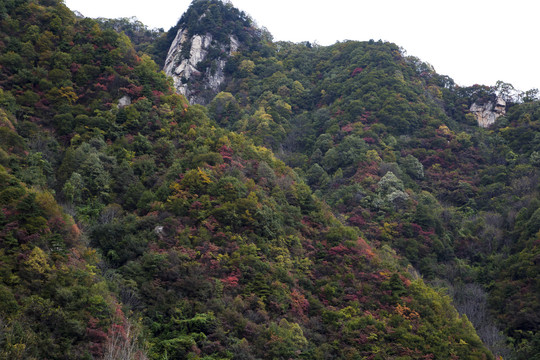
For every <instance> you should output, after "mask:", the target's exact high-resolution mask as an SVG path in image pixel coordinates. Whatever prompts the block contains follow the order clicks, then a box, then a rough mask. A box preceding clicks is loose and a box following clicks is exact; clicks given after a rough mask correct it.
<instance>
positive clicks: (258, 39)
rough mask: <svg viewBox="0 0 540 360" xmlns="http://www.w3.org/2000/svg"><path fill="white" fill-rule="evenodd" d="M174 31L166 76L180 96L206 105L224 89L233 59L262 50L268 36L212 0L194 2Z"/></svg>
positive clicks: (229, 6) (235, 11) (233, 10)
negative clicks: (172, 82) (239, 55)
mask: <svg viewBox="0 0 540 360" xmlns="http://www.w3.org/2000/svg"><path fill="white" fill-rule="evenodd" d="M176 29H177V30H176ZM175 30H176V31H177V32H176V36H175V37H174V40H173V41H172V43H171V44H170V48H169V51H168V53H167V57H166V59H165V67H164V70H165V73H166V74H167V75H169V76H171V77H172V78H173V80H174V87H175V88H176V91H177V92H178V93H179V94H182V95H184V96H186V97H187V99H188V100H189V101H190V102H191V103H197V104H203V105H205V104H207V103H208V102H210V100H212V99H213V98H214V96H215V95H216V94H217V93H218V92H219V90H221V86H222V85H223V83H224V82H225V66H226V64H227V62H228V60H229V59H230V58H231V56H232V55H233V54H234V53H236V52H238V51H255V50H257V51H258V50H260V49H261V47H262V39H263V37H264V35H265V34H264V33H263V32H262V31H261V30H259V29H258V28H256V27H255V26H254V24H253V22H252V21H251V19H250V18H249V17H248V16H247V15H246V14H245V13H244V12H241V11H239V10H238V9H236V8H234V7H233V6H232V4H230V3H221V2H219V1H218V2H216V1H211V0H200V1H195V2H193V4H192V5H191V6H190V7H189V9H188V10H187V11H186V13H185V14H184V15H183V16H182V17H181V18H180V20H179V22H178V24H177V25H176V26H175V28H174V29H171V30H170V32H171V33H174V31H175Z"/></svg>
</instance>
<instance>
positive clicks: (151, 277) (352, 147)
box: [0, 0, 540, 359]
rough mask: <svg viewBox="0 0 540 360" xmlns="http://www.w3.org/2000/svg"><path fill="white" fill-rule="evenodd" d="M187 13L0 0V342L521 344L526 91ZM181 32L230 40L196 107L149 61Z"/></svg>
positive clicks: (537, 214) (526, 232)
mask: <svg viewBox="0 0 540 360" xmlns="http://www.w3.org/2000/svg"><path fill="white" fill-rule="evenodd" d="M207 11H208V12H207ZM187 14H188V15H186V16H183V17H182V18H181V20H180V22H179V23H178V25H177V26H176V27H174V28H173V29H171V30H170V31H169V32H167V33H165V32H159V31H150V30H148V29H147V28H146V27H145V26H144V25H142V24H140V23H137V22H131V21H129V20H126V19H120V20H107V19H100V20H99V21H96V20H92V19H88V18H77V17H76V16H75V15H74V14H73V13H72V12H71V11H70V10H69V9H68V8H67V7H66V6H65V5H64V4H63V2H62V1H59V0H9V1H7V2H3V3H2V4H0V179H1V180H0V208H1V212H0V271H1V272H0V273H1V276H0V358H6V359H296V358H299V359H300V358H304V359H341V358H343V359H345V358H346V359H494V358H495V357H494V355H493V354H496V355H499V354H502V355H504V356H505V359H507V358H515V359H530V358H534V356H537V355H538V354H539V352H540V343H539V341H538V330H539V324H540V319H539V318H538V314H539V313H540V312H539V310H540V309H539V306H540V305H539V304H540V283H539V281H540V276H538V275H539V274H538V268H539V265H540V264H539V261H540V260H539V259H540V257H539V256H540V250H539V246H540V232H539V230H540V201H539V197H538V190H539V188H538V167H539V166H540V135H538V130H539V127H540V105H539V103H538V101H537V100H536V98H535V95H536V94H535V92H534V91H530V92H527V93H523V94H521V95H522V96H521V97H520V98H517V97H510V95H509V94H508V93H507V92H506V90H507V89H508V88H509V85H508V84H498V85H499V86H498V88H495V87H486V86H475V87H471V88H460V87H458V86H456V85H455V84H454V83H453V81H452V80H451V79H450V78H448V77H445V76H441V75H438V74H437V73H435V71H434V70H433V69H432V68H431V67H430V66H429V65H426V64H424V63H422V62H421V61H420V60H418V59H416V58H413V57H407V56H406V55H404V52H403V50H401V49H400V48H399V47H397V46H396V45H394V44H389V43H382V42H374V41H369V42H343V43H337V44H335V45H333V46H329V47H322V46H317V45H311V44H309V43H303V44H293V43H283V42H278V43H275V42H272V41H271V37H270V35H269V34H268V33H267V32H265V31H260V30H257V28H256V26H255V25H254V24H253V23H252V20H251V19H249V17H247V16H246V15H245V14H243V13H242V12H240V11H238V10H237V9H234V8H233V7H232V6H231V5H230V4H223V3H222V2H221V1H217V0H199V1H194V2H193V4H192V5H191V7H190V10H188V13H187ZM189 14H196V15H197V17H198V18H203V19H206V20H204V21H199V22H197V21H195V22H194V21H193V18H192V16H190V15H189ZM201 14H207V15H201ZM179 15H180V14H179ZM190 19H191V20H190ZM204 26H207V27H208V29H205V28H204ZM182 28H186V29H188V30H189V32H188V33H189V34H190V35H195V34H205V33H207V32H208V33H211V34H212V36H213V37H214V38H218V40H219V34H220V32H219V30H220V29H223V31H224V32H225V33H226V35H227V36H235V37H236V38H238V39H240V40H242V39H243V40H242V41H244V46H241V47H240V48H239V51H237V52H234V53H233V54H231V57H230V58H228V59H227V65H226V66H225V76H226V77H225V79H226V81H225V82H224V83H223V84H222V85H221V87H222V88H221V90H223V91H222V92H220V93H218V94H217V95H216V96H215V98H213V100H211V102H210V103H209V105H208V106H206V107H205V106H201V105H196V104H189V103H188V102H187V101H186V99H185V98H184V97H183V96H181V95H178V94H175V92H174V88H173V82H172V80H171V79H170V78H167V77H166V76H165V74H164V73H163V72H162V71H160V69H161V66H162V65H163V63H160V64H159V65H157V64H156V62H154V60H152V59H155V60H156V61H159V62H164V59H165V57H166V53H167V50H168V48H167V47H168V44H167V42H168V41H172V39H174V37H175V36H176V32H177V31H178V30H180V29H182ZM246 34H247V35H246ZM130 38H131V40H130ZM132 40H133V41H135V45H134V43H132ZM164 44H167V46H165V45H164ZM215 49H218V47H215ZM186 53H187V51H186ZM211 55H212V54H210V58H209V60H208V62H207V67H208V68H209V69H211V67H212V63H211V61H212V56H211ZM215 56H222V54H219V53H218V52H217V51H216V54H215ZM202 65H204V64H202ZM186 80H187V79H186ZM497 95H499V96H506V97H507V103H508V107H507V114H506V115H505V116H503V117H501V118H500V119H499V120H498V121H497V123H496V124H495V125H493V126H492V127H491V128H489V129H481V128H479V127H478V126H477V125H476V120H475V119H474V116H473V115H472V114H471V113H470V111H469V108H470V106H471V105H472V104H473V103H474V102H477V101H484V102H485V101H488V100H489V99H492V98H493V97H494V96H495V97H496V96H497ZM456 308H457V310H456ZM460 314H466V315H460ZM469 319H470V320H471V321H472V322H473V323H474V325H475V326H476V330H475V328H474V327H473V326H472V325H471V322H469ZM477 331H478V334H479V335H480V336H481V338H482V339H480V337H479V336H478V335H477ZM486 345H487V346H486ZM488 347H489V350H488Z"/></svg>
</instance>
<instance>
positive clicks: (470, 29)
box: [65, 0, 540, 90]
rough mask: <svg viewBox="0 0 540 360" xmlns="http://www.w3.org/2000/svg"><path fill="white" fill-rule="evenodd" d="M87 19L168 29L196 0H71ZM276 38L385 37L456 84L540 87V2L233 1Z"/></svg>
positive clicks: (327, 42) (329, 40)
mask: <svg viewBox="0 0 540 360" xmlns="http://www.w3.org/2000/svg"><path fill="white" fill-rule="evenodd" d="M65 3H66V5H67V6H68V7H69V8H70V9H72V10H78V11H80V12H81V13H82V14H83V15H85V16H88V17H108V18H117V17H131V16H136V17H137V18H138V19H139V20H140V21H142V22H143V23H144V24H146V25H148V26H149V27H156V28H164V29H165V30H168V29H169V28H170V27H172V26H174V25H175V24H176V22H177V21H178V19H179V18H180V16H182V14H183V13H184V12H185V11H186V9H187V8H188V6H189V4H190V3H191V0H152V1H148V0H144V1H141V0H65ZM232 3H233V4H234V5H235V6H236V7H237V8H239V9H240V10H243V11H245V12H246V13H247V14H249V15H250V16H251V17H252V18H253V19H254V20H255V21H256V22H257V24H258V25H259V26H264V27H266V28H267V29H268V30H269V31H270V32H271V33H272V35H273V36H274V40H286V41H294V42H299V41H306V40H307V41H311V42H317V43H318V44H320V45H330V44H333V43H335V42H336V41H343V40H362V41H364V40H369V39H374V40H379V39H381V40H385V41H391V42H394V43H396V44H397V45H398V46H401V47H403V48H404V49H405V50H406V51H407V54H408V55H413V56H416V57H418V58H420V59H421V60H423V61H425V62H428V63H430V64H431V65H433V67H434V68H435V70H436V71H437V72H438V73H440V74H443V75H448V76H450V77H451V78H453V79H454V81H456V83H457V84H459V85H462V86H468V85H473V84H484V85H495V83H496V82H497V80H502V81H505V82H508V83H511V84H513V85H514V87H515V88H517V89H519V90H529V89H531V88H540V68H539V66H540V46H539V45H540V44H539V40H540V26H539V24H540V21H539V20H538V18H539V14H540V1H538V0H511V1H509V0H506V1H503V0H439V1H437V0H370V1H366V0H332V1H322V0H268V1H266V0H232Z"/></svg>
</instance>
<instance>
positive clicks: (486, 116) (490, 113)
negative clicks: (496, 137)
mask: <svg viewBox="0 0 540 360" xmlns="http://www.w3.org/2000/svg"><path fill="white" fill-rule="evenodd" d="M470 111H471V112H472V113H473V114H474V115H475V116H476V121H478V126H480V127H483V128H487V127H490V126H491V125H492V124H494V123H495V121H496V120H497V118H499V116H502V115H504V114H506V101H504V99H503V98H501V97H498V98H497V100H495V101H494V102H493V101H488V102H486V103H484V104H478V103H474V104H472V106H471V108H470Z"/></svg>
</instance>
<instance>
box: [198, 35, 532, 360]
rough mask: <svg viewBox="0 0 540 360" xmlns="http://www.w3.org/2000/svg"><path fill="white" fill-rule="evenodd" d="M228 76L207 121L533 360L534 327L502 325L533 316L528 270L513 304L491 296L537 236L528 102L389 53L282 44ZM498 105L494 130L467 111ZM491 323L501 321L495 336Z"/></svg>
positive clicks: (242, 59) (492, 339) (380, 48)
mask: <svg viewBox="0 0 540 360" xmlns="http://www.w3.org/2000/svg"><path fill="white" fill-rule="evenodd" d="M228 70H229V72H230V73H229V74H230V76H231V78H232V79H233V80H232V81H230V82H229V83H228V84H227V87H226V88H225V89H224V92H222V93H220V94H218V95H217V96H216V97H215V98H214V99H213V100H212V101H211V102H210V104H209V106H208V108H209V111H210V114H211V116H213V117H214V118H215V119H216V120H217V121H218V122H219V123H220V124H221V125H222V126H225V127H227V128H230V129H233V130H236V131H239V132H242V133H244V134H246V135H247V136H249V137H250V138H252V139H253V140H254V141H255V143H257V144H259V145H265V146H268V147H269V148H272V149H274V151H276V153H277V154H278V156H279V157H280V158H281V159H283V160H284V161H285V162H286V163H287V164H289V165H290V166H292V167H295V169H296V170H297V172H298V173H300V174H301V175H302V176H303V177H304V178H305V179H306V180H307V182H308V184H309V185H310V186H311V187H313V188H314V189H316V194H317V195H318V196H319V197H321V198H322V199H324V200H325V201H326V202H327V203H328V204H329V205H330V206H331V207H332V208H333V209H334V211H335V212H336V213H339V214H340V215H341V216H342V217H343V219H345V220H346V221H347V223H348V224H349V225H354V226H358V227H359V229H360V230H361V231H362V232H363V233H364V235H365V237H366V238H367V239H369V240H370V241H371V242H372V243H373V244H380V245H384V244H386V245H389V246H391V247H392V248H394V249H396V250H397V251H398V253H399V254H400V255H401V256H403V258H404V259H403V260H404V262H406V261H409V262H410V263H412V265H413V266H414V267H415V268H416V269H417V270H419V271H420V273H421V274H422V275H423V276H424V277H425V278H427V279H430V280H432V281H434V282H435V283H441V281H442V282H443V283H445V284H446V285H445V286H447V287H448V288H449V290H450V292H451V293H452V294H453V295H455V296H454V299H455V303H456V305H457V306H458V308H459V309H460V311H463V312H465V313H467V315H468V316H469V318H470V319H473V321H474V322H475V325H476V326H477V329H478V330H479V332H480V334H481V335H482V336H483V338H484V340H485V341H486V342H487V343H489V345H490V346H491V347H492V348H493V349H495V350H496V351H497V352H500V353H501V354H504V355H507V354H509V352H508V350H507V349H506V347H507V346H508V347H510V348H512V349H514V350H513V351H514V355H515V356H518V357H519V358H521V357H523V358H527V357H529V356H534V355H536V354H537V353H538V351H539V349H538V347H537V345H531V344H533V343H534V339H536V338H537V331H538V326H539V325H540V322H538V321H537V319H536V317H535V316H533V315H531V316H528V319H529V320H530V321H523V322H521V320H520V321H511V322H509V318H510V317H512V316H515V315H516V309H517V308H526V309H530V310H531V311H533V312H534V310H532V309H535V308H536V306H537V305H538V304H539V303H540V301H539V300H540V292H539V291H538V288H537V287H536V286H535V285H534V284H533V283H534V280H532V279H534V274H535V272H536V271H537V268H538V266H537V264H536V263H534V266H532V267H531V268H530V269H529V274H530V275H531V276H529V275H526V276H524V277H523V283H521V284H520V285H519V288H520V289H521V291H522V293H521V295H519V294H518V293H516V292H514V291H511V293H512V294H513V295H512V296H513V299H514V300H513V302H514V305H512V306H511V307H507V306H506V305H503V304H502V299H501V294H502V293H501V291H502V290H501V287H500V284H501V283H502V284H507V285H508V284H509V283H511V282H512V281H513V280H511V279H512V278H513V277H515V276H516V275H515V274H517V273H516V272H514V273H513V274H514V275H510V272H508V271H507V269H506V268H505V267H502V266H501V265H502V264H503V263H502V262H501V259H505V262H504V264H505V266H510V264H512V263H513V261H516V264H515V266H517V267H518V268H520V267H521V266H523V265H524V259H525V258H528V255H525V254H529V253H530V252H531V251H532V253H533V254H534V253H535V250H534V248H533V247H531V246H533V245H532V243H533V242H534V240H529V241H531V242H530V243H529V244H528V245H526V244H525V242H524V241H523V240H519V239H520V235H519V234H523V233H526V234H528V235H523V236H526V237H528V239H535V236H537V235H536V233H537V231H538V229H537V228H536V227H535V225H532V224H533V223H535V222H534V221H535V220H534V218H535V217H534V216H533V213H534V211H535V209H536V208H537V207H536V201H535V199H537V198H538V187H537V186H536V184H537V179H538V175H539V169H538V165H539V164H538V162H537V160H536V157H537V153H536V152H537V151H538V144H539V143H538V141H539V139H540V137H539V135H538V129H537V126H538V122H537V120H536V118H537V116H536V110H535V109H536V108H535V106H537V104H538V101H537V98H536V97H535V96H534V95H535V92H534V91H529V92H526V93H522V94H519V97H513V96H510V93H511V92H509V89H510V90H511V89H512V87H511V85H509V84H505V83H498V84H497V85H496V86H494V87H488V86H479V85H476V86H472V87H469V88H461V87H459V86H456V85H455V84H454V82H453V81H452V79H450V78H448V77H446V76H441V75H439V74H437V73H436V72H435V71H434V70H433V68H432V67H430V66H429V65H428V64H425V63H422V62H421V61H420V60H419V59H417V58H414V57H410V56H405V55H404V54H403V52H402V51H401V50H400V49H399V47H397V46H396V45H394V44H391V43H383V42H374V41H369V42H354V41H347V42H343V43H337V44H335V45H332V46H329V47H320V46H312V45H311V44H309V43H302V44H292V43H285V42H280V43H275V44H273V46H272V47H271V48H270V50H269V52H268V53H267V54H265V55H262V54H260V53H258V52H251V53H250V52H241V53H239V54H237V55H236V56H234V57H233V58H232V59H231V60H230V61H229V67H228ZM530 95H533V96H530ZM519 98H521V99H523V101H525V103H523V104H518V102H520V101H521V100H519ZM497 99H500V100H499V102H500V103H501V106H500V109H499V110H498V113H497V114H492V115H493V116H492V117H493V118H494V119H495V118H497V121H496V123H495V124H492V125H491V127H490V128H488V129H487V130H484V129H481V128H479V127H478V123H477V120H478V119H477V118H476V117H475V115H474V113H473V112H472V111H471V109H473V110H474V109H475V108H476V107H475V106H474V104H476V105H477V106H479V105H478V104H489V103H492V104H495V102H496V100H497ZM503 102H504V103H505V104H506V105H505V109H503V108H502V107H503V106H502V104H503ZM493 106H494V105H491V107H493ZM506 110H508V114H507V115H506V116H500V115H501V114H503V113H504V111H506ZM490 114H491V113H490ZM516 114H519V115H516ZM490 116H491V115H490ZM518 118H519V119H521V120H519V121H518V120H517V119H518ZM508 125H510V126H508ZM535 151H536V152H535ZM533 153H534V155H533ZM523 206H525V207H526V208H527V211H525V210H523V211H520V209H521V208H522V207H523ZM518 212H519V213H520V214H519V215H518ZM521 216H523V218H521ZM529 221H530V223H531V225H530V226H531V228H530V230H528V231H525V230H524V228H523V226H524V224H525V223H527V222H529ZM518 224H519V226H518ZM516 226H517V227H516ZM517 254H521V255H519V256H518V255H517ZM533 257H534V256H533ZM518 258H520V260H518ZM502 274H506V275H502ZM504 276H508V278H507V279H506V280H505V281H503V280H502V278H503V277H504ZM526 279H528V280H526ZM529 281H532V283H531V282H529ZM525 284H528V285H525ZM505 291H508V292H510V287H509V286H508V287H506V290H505ZM518 304H519V305H518ZM525 304H527V305H525ZM511 309H513V310H511ZM524 313H527V314H530V312H529V310H527V311H525V312H524ZM492 316H494V317H497V318H501V319H505V320H504V321H502V322H500V323H498V325H497V324H496V322H495V321H494V318H493V317H492ZM511 324H512V325H511ZM497 326H500V327H501V329H504V330H505V334H506V335H507V336H508V337H507V338H506V339H504V338H503V337H501V336H499V335H498V334H499V330H498V329H497ZM520 344H521V345H520Z"/></svg>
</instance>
